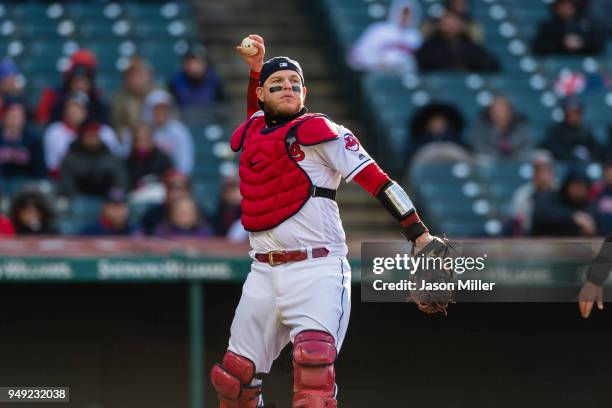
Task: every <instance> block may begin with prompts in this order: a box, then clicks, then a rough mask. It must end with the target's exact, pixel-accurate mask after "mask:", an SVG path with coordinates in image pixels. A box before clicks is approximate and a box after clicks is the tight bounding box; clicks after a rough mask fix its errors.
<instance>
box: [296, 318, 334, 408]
mask: <svg viewBox="0 0 612 408" xmlns="http://www.w3.org/2000/svg"><path fill="white" fill-rule="evenodd" d="M293 343H294V346H293V404H292V407H293V408H335V407H336V399H335V398H334V388H335V384H336V373H335V371H334V362H335V361H336V346H335V342H334V337H333V336H332V335H331V334H329V333H325V332H322V331H314V330H313V331H310V330H308V331H303V332H301V333H299V334H298V335H297V336H295V339H294V341H293Z"/></svg>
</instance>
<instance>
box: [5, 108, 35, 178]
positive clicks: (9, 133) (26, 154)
mask: <svg viewBox="0 0 612 408" xmlns="http://www.w3.org/2000/svg"><path fill="white" fill-rule="evenodd" d="M26 116H27V112H26V106H25V104H24V103H23V101H21V100H20V99H16V98H14V97H13V98H9V99H6V100H4V116H3V118H2V126H1V127H0V175H2V176H3V177H30V178H42V177H44V176H45V174H46V168H45V164H44V161H43V150H42V144H41V142H40V138H39V136H38V135H37V134H36V133H33V132H32V131H31V130H30V129H28V127H27V123H26Z"/></svg>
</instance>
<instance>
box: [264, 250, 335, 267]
mask: <svg viewBox="0 0 612 408" xmlns="http://www.w3.org/2000/svg"><path fill="white" fill-rule="evenodd" d="M328 254H329V249H327V248H325V247H319V248H312V258H324V257H326V256H327V255H328ZM255 259H257V260H258V261H259V262H264V263H267V264H268V265H270V266H276V265H281V264H285V263H288V262H299V261H305V260H306V259H308V251H306V250H296V251H270V252H266V253H257V254H255Z"/></svg>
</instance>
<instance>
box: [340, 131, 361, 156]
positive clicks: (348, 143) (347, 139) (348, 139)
mask: <svg viewBox="0 0 612 408" xmlns="http://www.w3.org/2000/svg"><path fill="white" fill-rule="evenodd" d="M344 147H346V148H347V149H348V150H351V151H353V152H356V151H358V150H359V141H358V140H357V138H356V137H355V136H353V135H351V134H350V133H347V134H346V135H344Z"/></svg>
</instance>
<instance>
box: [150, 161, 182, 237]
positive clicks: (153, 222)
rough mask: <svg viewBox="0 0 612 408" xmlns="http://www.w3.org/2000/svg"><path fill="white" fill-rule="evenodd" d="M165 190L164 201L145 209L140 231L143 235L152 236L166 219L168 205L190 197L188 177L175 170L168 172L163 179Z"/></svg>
mask: <svg viewBox="0 0 612 408" xmlns="http://www.w3.org/2000/svg"><path fill="white" fill-rule="evenodd" d="M163 182H164V186H165V189H166V198H165V201H164V202H163V203H161V204H153V205H152V206H151V207H149V208H148V209H147V211H146V212H145V214H144V215H143V217H142V220H141V229H142V232H143V233H144V234H145V235H153V233H154V232H155V229H156V228H157V226H158V225H159V224H160V223H161V222H162V220H164V219H165V218H167V210H168V207H169V205H170V204H169V203H170V202H171V201H172V200H174V199H175V198H177V197H181V196H184V195H189V196H190V195H191V181H190V180H189V177H187V176H186V175H184V174H182V173H181V172H179V171H177V170H170V171H169V172H168V173H166V174H165V175H164V177H163Z"/></svg>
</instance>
